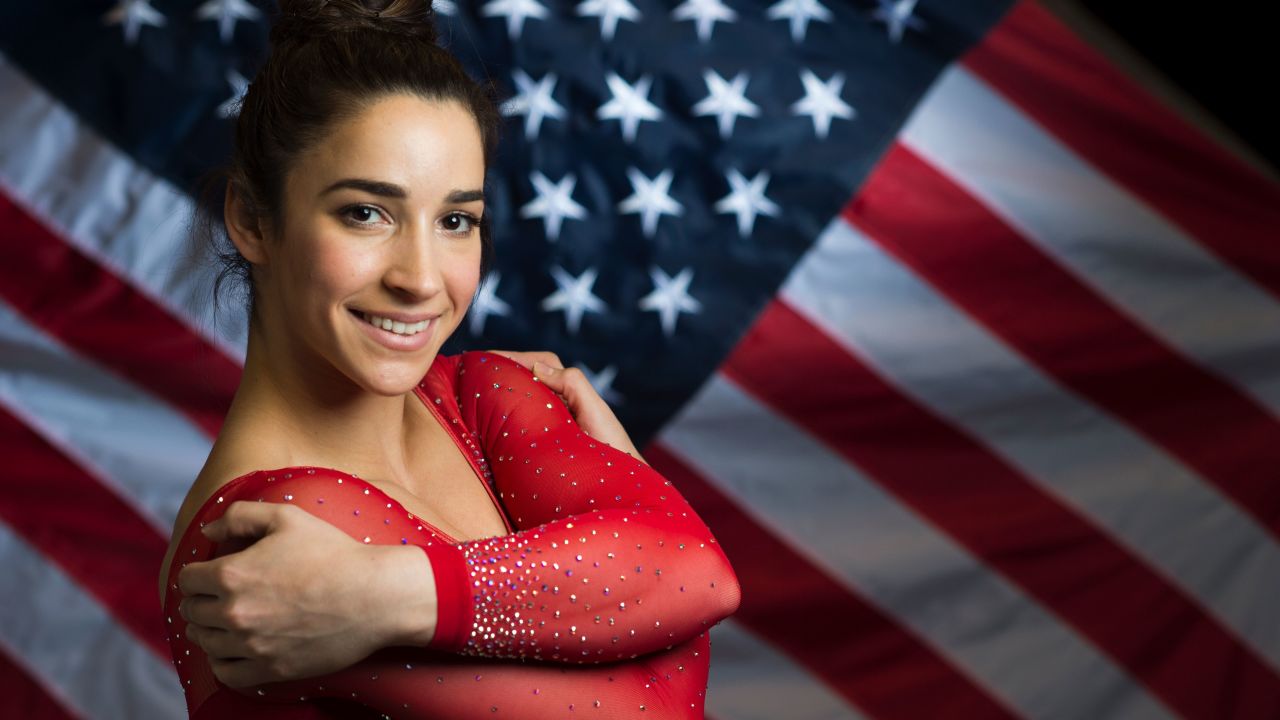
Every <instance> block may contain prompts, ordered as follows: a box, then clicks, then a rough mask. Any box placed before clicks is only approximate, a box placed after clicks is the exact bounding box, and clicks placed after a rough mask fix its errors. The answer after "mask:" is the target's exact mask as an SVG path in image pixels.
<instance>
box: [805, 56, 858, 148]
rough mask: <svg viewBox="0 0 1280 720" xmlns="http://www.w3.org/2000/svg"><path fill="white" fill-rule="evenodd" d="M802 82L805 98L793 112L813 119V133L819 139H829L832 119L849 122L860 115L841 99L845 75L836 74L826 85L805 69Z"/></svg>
mask: <svg viewBox="0 0 1280 720" xmlns="http://www.w3.org/2000/svg"><path fill="white" fill-rule="evenodd" d="M800 82H803V83H804V97H803V98H801V99H800V100H799V101H797V102H796V103H795V104H793V105H792V106H791V112H792V113H793V114H795V115H808V116H810V117H812V118H813V131H814V132H815V133H817V135H818V137H819V138H824V139H825V138H826V137H827V131H828V130H830V129H831V118H833V117H839V118H844V119H846V120H849V119H852V118H853V117H854V116H855V115H857V114H858V113H857V111H856V110H854V109H853V107H852V106H850V105H849V103H847V102H845V101H844V100H841V99H840V91H841V90H842V89H843V88H844V73H836V74H835V75H832V76H831V79H830V80H828V81H826V82H825V83H824V82H822V81H821V80H819V79H818V76H817V75H814V74H813V73H812V72H811V71H810V70H809V69H808V68H805V69H804V70H802V71H801V72H800Z"/></svg>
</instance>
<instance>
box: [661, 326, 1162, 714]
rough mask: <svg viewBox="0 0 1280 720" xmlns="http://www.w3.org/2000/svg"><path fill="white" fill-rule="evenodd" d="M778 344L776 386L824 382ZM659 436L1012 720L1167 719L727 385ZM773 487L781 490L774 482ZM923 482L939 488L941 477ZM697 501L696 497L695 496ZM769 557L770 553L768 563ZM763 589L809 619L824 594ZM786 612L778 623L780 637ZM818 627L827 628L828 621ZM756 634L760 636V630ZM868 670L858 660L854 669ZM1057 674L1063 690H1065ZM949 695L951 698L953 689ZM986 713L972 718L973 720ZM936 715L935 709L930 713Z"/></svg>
mask: <svg viewBox="0 0 1280 720" xmlns="http://www.w3.org/2000/svg"><path fill="white" fill-rule="evenodd" d="M768 312H775V311H772V310H771V311H768ZM768 312H767V313H766V315H767V314H768ZM766 329H767V328H766ZM761 340H762V339H761V337H760V334H759V331H753V332H752V334H750V335H749V336H748V338H746V339H745V340H744V341H743V342H744V343H746V344H748V345H754V344H756V343H759V342H761ZM774 340H777V341H779V342H780V345H777V346H776V347H779V348H784V347H785V348H789V349H790V351H791V352H792V353H794V355H791V356H781V357H778V358H777V359H778V361H779V362H778V363H777V364H775V365H774V366H772V367H773V375H774V377H776V378H777V379H778V382H780V383H787V382H790V381H791V380H793V379H794V378H796V377H805V378H806V383H808V382H810V380H811V379H812V381H814V382H817V381H818V380H820V379H822V378H821V377H818V376H815V377H813V378H810V377H809V376H807V375H806V371H807V370H808V368H807V367H806V366H805V364H806V358H808V357H809V356H808V354H807V352H808V348H806V347H805V346H804V345H803V344H792V343H791V341H792V340H794V338H793V337H792V336H790V335H788V336H786V337H776V336H775V337H773V338H768V339H765V340H764V341H765V342H770V343H771V342H772V341H774ZM752 352H756V351H753V350H751V349H748V348H747V347H746V346H745V345H743V344H740V345H739V347H738V349H737V350H735V356H737V355H740V354H749V353H752ZM815 359H816V360H818V361H823V360H824V358H820V357H818V358H815ZM779 368H781V369H785V371H779V370H778V369H779ZM837 382H842V381H837ZM814 391H815V392H827V393H828V394H829V395H830V396H831V397H830V398H829V399H828V400H827V401H826V402H824V403H822V404H821V405H818V406H815V407H821V408H826V410H822V411H819V412H833V413H836V414H840V413H848V412H849V410H848V409H847V406H845V405H842V404H840V403H836V402H834V401H835V400H841V399H842V398H840V397H839V393H836V392H831V388H829V387H818V386H816V385H815V386H814ZM796 392H797V393H800V392H802V391H799V390H797V391H796ZM729 423H732V427H733V432H732V433H725V432H724V431H723V429H724V427H726V425H727V424H729ZM847 434H849V433H848V432H846V435H847ZM909 437H911V436H907V435H904V436H898V437H896V438H895V439H893V440H892V441H891V442H893V443H896V444H898V445H902V444H903V443H908V444H912V441H909V440H905V439H904V438H909ZM661 439H662V445H663V446H664V447H667V448H670V449H671V451H672V452H673V453H677V454H678V455H679V456H680V457H681V458H682V459H683V461H684V462H685V463H686V464H687V465H688V466H690V467H691V468H694V469H695V471H696V472H697V473H698V474H700V475H701V476H702V477H703V478H705V479H706V480H707V481H708V482H710V483H714V484H715V486H716V488H717V489H718V490H719V491H720V492H722V493H724V494H725V495H727V496H729V497H730V498H732V499H733V500H734V501H735V502H736V503H737V504H738V505H740V506H741V507H743V508H746V509H747V510H748V511H749V512H750V513H751V514H752V515H754V516H755V517H756V521H757V522H758V523H760V524H762V525H764V526H766V527H768V528H770V529H771V530H772V532H773V534H775V535H776V536H778V537H780V538H784V539H785V540H786V541H787V542H788V543H789V544H790V545H792V546H793V547H795V548H796V549H797V550H796V552H798V553H799V554H801V555H803V556H807V557H808V558H810V562H811V563H813V564H815V565H817V566H819V567H822V568H825V570H826V572H827V573H828V574H829V575H830V576H831V577H833V578H836V579H838V580H840V581H842V582H844V583H845V585H846V586H847V587H848V588H849V592H850V593H851V594H857V595H859V596H862V597H866V598H868V599H869V600H870V601H871V602H873V603H875V605H876V606H877V608H878V609H879V610H880V612H882V613H884V614H885V615H887V616H890V617H892V618H893V619H894V620H895V621H896V622H897V623H900V624H901V625H902V626H904V627H905V628H907V629H908V630H909V631H910V632H912V633H914V634H915V635H916V636H917V637H919V638H921V639H922V640H923V641H924V642H926V643H928V644H929V646H930V647H931V648H932V649H933V650H934V652H937V653H938V654H939V655H941V656H942V657H944V658H945V659H946V660H947V661H948V662H951V663H953V664H954V666H955V667H957V668H959V669H961V671H962V672H964V673H966V674H967V675H968V676H969V678H971V679H972V680H973V681H975V682H977V683H980V685H981V687H982V688H984V689H985V691H986V692H987V693H989V694H990V695H992V696H993V697H995V698H999V700H998V702H999V703H1001V704H1003V705H1006V706H1008V707H1010V708H1012V709H1013V711H1014V712H1015V713H1017V714H1019V715H1022V716H1027V717H1044V716H1049V715H1052V714H1053V713H1054V710H1055V708H1062V707H1072V708H1079V712H1080V714H1081V715H1082V716H1084V717H1109V716H1120V715H1117V713H1120V712H1122V716H1124V717H1129V718H1166V717H1170V715H1169V713H1168V711H1167V710H1165V709H1164V707H1163V706H1162V705H1161V704H1160V703H1158V702H1157V701H1156V700H1154V699H1153V698H1152V697H1151V696H1149V695H1148V694H1147V693H1145V692H1144V691H1143V689H1142V688H1141V686H1140V685H1137V684H1135V683H1134V682H1133V681H1132V680H1131V679H1130V678H1129V677H1128V676H1127V675H1126V674H1125V673H1124V672H1123V671H1122V670H1120V669H1119V668H1118V667H1116V665H1115V664H1114V663H1113V662H1112V661H1111V660H1110V659H1109V658H1108V657H1107V656H1106V655H1103V654H1101V653H1099V652H1098V650H1097V649H1096V648H1095V647H1094V646H1093V645H1092V644H1091V643H1088V642H1085V641H1083V640H1082V639H1081V638H1080V637H1079V636H1078V635H1077V634H1076V633H1074V632H1072V631H1071V630H1070V629H1069V628H1067V627H1065V626H1064V625H1063V624H1062V623H1060V622H1059V621H1058V619H1057V618H1055V617H1053V616H1052V615H1050V614H1049V613H1047V612H1045V610H1044V609H1043V608H1041V607H1040V606H1039V605H1038V604H1037V603H1036V602H1035V601H1033V600H1031V599H1030V598H1028V597H1027V596H1026V594H1025V593H1023V592H1022V591H1021V590H1020V589H1018V588H1017V587H1016V586H1014V585H1012V584H1011V583H1009V582H1008V581H1007V580H1006V579H1005V578H1004V577H1002V576H1001V575H999V574H997V573H994V572H992V571H991V569H990V568H988V567H986V566H984V565H983V564H982V562H981V560H980V559H978V558H975V557H973V555H972V554H970V553H969V552H968V551H967V550H966V549H965V548H964V547H962V546H959V545H957V544H956V543H955V542H954V541H953V540H952V539H951V538H949V537H947V536H946V535H944V534H942V533H941V532H939V530H938V528H937V527H935V526H934V525H933V524H931V523H930V522H928V521H927V519H926V518H922V517H920V515H919V514H918V513H916V512H914V511H913V510H912V509H910V508H908V507H904V506H903V504H902V503H901V502H899V501H898V500H897V499H895V498H894V497H892V496H891V495H889V494H888V493H886V492H885V490H884V489H883V488H882V487H881V486H880V485H879V484H877V483H876V482H874V481H873V480H872V479H871V478H868V477H867V476H865V475H863V474H862V473H861V472H860V471H859V469H858V468H856V467H854V466H853V465H850V464H849V462H848V460H847V459H846V458H843V457H840V456H839V455H837V453H836V451H837V450H838V449H839V448H838V447H836V446H835V445H834V444H833V443H829V442H828V443H826V444H824V443H822V442H820V441H819V439H817V438H814V437H812V436H811V435H809V434H807V433H806V432H805V428H803V427H801V426H800V423H797V422H796V421H795V420H794V419H792V420H791V421H790V422H789V421H788V420H787V419H784V417H781V416H780V415H779V414H778V413H777V412H775V410H774V409H771V408H769V407H767V406H766V405H764V404H762V403H761V402H760V401H759V400H757V399H756V398H754V397H752V396H751V395H749V394H747V393H745V392H743V390H742V389H740V387H739V385H738V384H737V382H736V381H735V380H734V379H733V378H732V377H729V378H727V377H725V376H724V375H716V376H715V377H713V378H712V379H711V380H710V381H708V382H707V383H706V384H705V385H704V386H703V387H702V388H701V389H700V391H699V393H698V395H697V396H695V398H694V399H693V400H692V401H691V402H690V403H689V404H688V405H686V406H685V408H683V409H682V410H681V412H680V414H679V415H678V416H677V417H675V418H673V419H672V421H671V423H670V424H669V425H668V426H667V429H665V430H664V432H663V435H662V436H661ZM797 467H803V468H804V470H805V471H804V473H797V472H796V468H797ZM667 469H668V468H665V467H664V470H667ZM779 478H785V481H783V482H780V481H779ZM672 481H673V482H676V483H678V484H679V485H680V487H681V489H682V492H683V491H685V489H686V488H692V487H697V484H696V483H690V482H689V481H688V479H687V478H685V477H681V476H679V475H676V476H675V477H673V480H672ZM931 481H932V482H940V481H939V480H937V479H936V478H932V479H931ZM693 496H694V497H698V496H697V493H696V492H695V493H693ZM698 500H702V498H698ZM697 507H698V508H699V513H700V514H701V513H703V512H707V511H709V512H710V513H712V516H714V507H715V506H714V504H712V505H708V504H707V503H706V502H705V501H704V502H700V503H699V504H698V505H697ZM714 527H715V528H716V531H717V532H727V533H729V534H728V535H727V536H726V545H725V547H726V548H728V549H732V548H733V547H736V546H739V545H742V544H743V543H742V541H738V542H737V543H735V544H733V545H731V544H729V542H732V540H730V538H733V536H732V532H733V528H731V527H721V526H720V525H717V526H714ZM750 539H751V538H746V540H748V541H749V540H750ZM748 547H749V545H748ZM752 557H755V555H754V553H752V554H749V555H748V557H747V559H746V560H747V562H751V558H752ZM767 560H768V556H765V560H764V561H763V563H767ZM763 563H762V564H763ZM741 564H742V563H741V562H739V561H737V560H735V565H734V567H735V569H736V570H737V571H738V573H739V577H743V575H744V574H748V575H749V574H750V573H753V572H762V571H759V570H754V569H750V566H748V568H742V567H739V566H740V565H741ZM754 564H755V563H751V565H752V566H753V565H754ZM779 566H780V567H789V565H787V564H781V563H779V564H773V563H768V564H766V565H765V567H766V570H765V571H763V572H767V571H768V570H767V568H772V567H779ZM750 582H751V581H747V583H744V588H748V590H747V591H746V592H744V598H750V597H751V590H753V589H755V585H754V584H749V583H750ZM761 582H771V583H773V584H774V585H779V586H780V587H778V588H777V589H775V590H774V592H775V593H783V594H785V595H786V597H787V598H788V599H787V600H781V601H778V602H779V604H782V603H787V604H795V607H794V609H792V610H791V615H803V614H807V613H808V612H809V611H808V610H807V609H806V608H807V607H808V604H809V603H811V602H816V599H815V598H817V597H828V596H825V595H823V596H814V595H808V594H806V593H804V592H795V591H793V590H792V588H790V587H788V585H789V582H790V581H789V579H788V582H787V583H781V582H779V581H778V580H777V579H776V577H775V576H774V575H772V574H771V575H770V576H769V577H768V578H767V579H765V580H762V581H761ZM748 602H749V601H747V600H744V604H743V607H742V608H739V611H738V613H739V614H740V615H742V614H743V613H744V612H745V613H747V615H742V617H744V618H745V617H747V616H749V614H750V613H751V612H755V611H756V610H755V608H754V607H748ZM801 604H803V607H801ZM774 615H775V616H776V615H777V613H776V612H775V613H774ZM791 615H788V616H787V617H788V619H787V620H786V621H784V622H782V623H780V624H782V625H783V626H784V627H783V630H782V631H783V632H785V631H786V630H787V628H786V625H787V624H788V623H790V619H789V618H790V616H791ZM821 616H822V617H823V618H828V617H836V615H834V614H832V613H822V614H821ZM744 622H747V621H746V620H744ZM751 627H752V628H753V629H756V627H755V625H751ZM851 632H852V630H851ZM771 639H772V638H771ZM837 639H838V640H841V641H842V642H841V644H844V645H846V646H847V647H846V650H845V651H846V652H851V648H854V647H860V646H861V645H862V643H864V642H865V641H864V640H862V639H857V640H852V641H845V640H844V638H837ZM866 651H867V652H871V651H872V649H867V650H866ZM912 662H913V663H915V664H919V663H921V660H920V659H919V658H913V659H912ZM864 666H865V663H864V664H863V665H860V667H864ZM1064 677H1070V678H1072V681H1071V682H1070V683H1063V682H1062V680H1061V679H1062V678H1064ZM952 685H953V688H955V687H956V686H955V684H954V682H953V683H952ZM939 689H946V688H945V686H944V687H942V688H939ZM953 691H954V690H953ZM916 694H918V695H924V696H926V697H911V698H909V701H911V702H917V703H928V702H931V701H933V700H936V701H938V702H940V703H943V704H945V703H946V701H947V700H949V699H951V698H949V697H947V696H946V695H941V696H940V697H937V698H931V697H927V696H929V695H931V694H932V693H924V692H921V693H916ZM961 697H962V698H963V696H961ZM898 701H899V702H902V701H904V700H903V699H901V698H899V699H898ZM974 701H975V700H970V702H974ZM989 714H990V713H985V712H975V713H974V714H973V716H976V717H986V716H988V715H989ZM943 715H944V716H945V715H947V713H945V712H944V713H943ZM938 716H939V715H938V714H937V713H936V712H934V713H929V714H926V715H925V717H938Z"/></svg>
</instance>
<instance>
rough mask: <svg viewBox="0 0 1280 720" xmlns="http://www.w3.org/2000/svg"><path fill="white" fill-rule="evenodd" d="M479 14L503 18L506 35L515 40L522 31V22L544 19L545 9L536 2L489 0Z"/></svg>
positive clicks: (535, 0) (528, 0)
mask: <svg viewBox="0 0 1280 720" xmlns="http://www.w3.org/2000/svg"><path fill="white" fill-rule="evenodd" d="M480 13H481V14H482V15H484V16H485V17H494V16H501V17H505V18H506V19H507V35H508V36H509V37H510V38H511V39H512V40H516V39H518V38H519V37H520V32H521V31H522V30H524V21H525V20H526V19H528V18H537V19H539V20H541V19H543V18H545V17H546V16H547V9H546V8H545V7H543V5H542V3H540V2H538V0H491V2H489V3H487V4H486V5H485V6H484V7H483V8H481V9H480Z"/></svg>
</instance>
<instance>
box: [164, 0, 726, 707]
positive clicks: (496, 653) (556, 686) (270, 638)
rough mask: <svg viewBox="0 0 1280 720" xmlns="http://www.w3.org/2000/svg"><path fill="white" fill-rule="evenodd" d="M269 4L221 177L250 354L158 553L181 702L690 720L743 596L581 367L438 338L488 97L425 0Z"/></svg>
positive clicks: (461, 243) (483, 249) (468, 244)
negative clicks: (454, 345)
mask: <svg viewBox="0 0 1280 720" xmlns="http://www.w3.org/2000/svg"><path fill="white" fill-rule="evenodd" d="M280 6H281V17H280V18H279V20H278V21H277V23H276V25H275V26H274V27H273V29H272V36H271V41H272V46H273V47H272V54H271V57H270V58H269V59H268V61H267V62H266V64H265V65H264V66H263V67H262V69H261V70H260V71H259V73H258V75H257V77H255V79H254V81H253V82H252V83H251V85H250V87H249V90H248V92H247V93H246V96H245V99H244V102H243V106H242V109H241V112H240V117H239V121H238V125H237V129H236V142H235V148H234V155H233V158H232V161H231V165H230V168H229V173H228V182H227V187H226V195H225V198H226V203H225V213H224V218H223V220H224V224H225V230H226V235H227V238H228V239H229V240H230V242H231V244H232V245H233V246H234V249H233V250H231V251H229V252H228V253H227V254H226V256H225V259H226V260H227V261H228V262H230V263H231V265H230V268H231V270H232V271H238V272H243V273H244V274H245V275H246V280H247V281H248V283H249V285H248V286H249V289H250V317H251V322H250V337H249V344H248V349H247V356H246V362H245V369H244V376H243V379H242V381H241V385H240V387H239V389H238V391H237V393H236V397H235V400H234V402H233V404H232V407H231V409H230V411H229V413H228V415H227V418H226V422H225V424H224V426H223V429H222V432H221V434H220V435H219V437H218V439H217V441H216V442H215V444H214V447H213V450H212V452H211V453H210V456H209V459H208V461H207V463H206V465H205V467H204V468H203V470H202V472H201V474H200V476H199V477H198V478H197V480H196V482H195V484H194V485H193V487H192V489H191V491H190V493H189V495H188V497H187V499H186V502H185V503H184V505H183V507H182V509H181V511H180V513H179V517H178V519H177V523H176V525H175V528H174V534H173V541H172V543H171V545H170V548H169V552H168V554H167V556H166V558H165V561H164V567H163V568H162V570H161V575H160V582H161V584H160V588H159V589H160V594H161V602H162V604H163V606H164V614H165V622H166V627H167V629H168V632H169V642H170V648H171V650H172V653H173V658H174V662H175V666H176V668H177V670H178V677H179V680H180V681H181V683H182V684H183V689H184V691H185V692H186V695H187V701H188V710H189V713H190V715H191V716H192V717H200V718H219V717H230V716H235V717H244V718H252V717H263V718H265V717H272V718H292V719H294V720H297V719H299V718H322V717H365V716H367V717H383V716H384V715H386V716H390V717H396V718H405V717H408V718H446V717H447V718H452V719H459V718H479V717H486V718H492V717H498V716H505V717H518V718H529V719H536V718H551V717H565V716H566V715H571V714H578V713H579V712H586V713H592V714H594V715H596V716H599V717H633V716H648V717H653V716H657V717H664V718H665V717H702V715H703V700H704V692H705V689H706V679H707V670H708V662H709V659H710V658H709V638H708V636H707V632H706V631H707V629H708V628H709V627H710V626H711V625H713V624H714V623H716V622H718V621H719V620H721V619H723V618H724V617H727V616H728V615H730V614H731V613H733V612H734V610H735V609H736V608H737V606H738V603H739V588H738V584H737V580H736V577H735V576H734V573H733V570H732V567H731V566H730V564H729V562H728V559H727V558H726V557H725V555H724V553H723V552H722V551H721V549H720V547H719V545H718V544H717V543H716V542H715V539H714V537H712V535H711V533H710V531H709V530H708V529H707V527H706V525H705V524H704V523H703V522H702V521H701V519H699V518H698V516H697V515H696V514H695V513H694V511H693V510H692V508H691V507H690V506H689V505H688V503H687V502H686V501H685V500H684V498H682V497H681V496H680V494H679V493H678V492H677V491H676V490H675V488H673V487H672V486H671V484H670V482H668V481H666V480H665V479H663V478H662V476H660V475H658V474H657V473H656V472H654V471H653V470H652V469H651V468H649V467H648V466H647V465H646V464H645V463H644V462H643V461H642V460H641V459H639V455H638V453H637V452H636V451H635V448H634V446H633V445H632V444H631V441H630V439H629V438H628V437H627V435H626V432H625V431H624V430H623V429H622V428H621V426H620V425H619V424H618V422H617V419H616V418H615V417H614V416H613V414H612V413H611V412H609V410H608V407H607V405H606V404H605V403H604V402H603V401H602V400H601V399H600V398H599V397H598V396H597V395H595V394H594V392H593V391H591V390H590V385H589V384H588V383H586V381H585V378H583V377H582V376H581V374H580V373H575V371H572V370H564V369H554V368H542V367H541V366H539V367H538V376H537V377H535V376H534V375H533V374H531V373H530V368H529V367H527V366H526V364H524V363H528V362H530V361H531V360H532V359H533V358H534V357H542V358H543V359H546V360H552V361H554V357H553V356H550V355H549V354H540V355H539V354H526V355H520V354H513V355H512V356H511V357H508V356H506V355H503V354H498V353H493V352H468V353H463V354H461V355H455V356H444V355H439V354H438V351H439V348H440V347H441V345H442V344H443V343H444V341H445V340H446V339H447V338H448V336H449V335H450V334H451V333H452V332H453V331H454V330H455V329H456V328H457V327H458V325H459V323H460V322H461V321H462V318H463V315H464V314H465V312H466V309H467V307H468V304H469V302H470V300H471V298H472V297H473V295H474V293H475V290H476V287H477V284H478V282H479V280H480V278H481V277H482V272H483V270H484V268H485V267H486V266H487V264H488V261H489V255H490V247H491V239H490V238H489V237H488V234H487V226H486V224H484V223H483V222H482V218H483V217H484V195H483V188H484V179H485V168H486V165H487V161H488V158H489V157H490V155H491V154H492V151H493V146H494V144H495V142H496V140H495V138H496V125H497V114H496V112H495V108H494V106H493V102H492V100H491V96H490V95H489V94H488V93H487V92H485V91H484V90H483V89H482V88H480V87H479V86H477V85H476V84H475V83H474V82H473V81H471V80H470V79H469V78H468V77H467V75H466V74H465V73H464V72H463V70H462V69H461V67H460V66H459V65H458V63H457V62H456V60H455V59H454V58H452V57H451V56H450V55H448V54H447V53H446V52H445V51H443V50H442V49H441V48H439V47H438V46H437V45H436V44H435V37H434V32H433V30H432V27H431V25H430V22H429V19H430V18H429V15H430V6H429V3H428V2H426V1H425V0H393V1H392V2H386V1H385V0H383V1H381V2H379V1H377V0H366V1H365V2H359V1H357V0H330V1H329V2H323V1H322V0H312V1H309V2H304V1H298V0H294V1H290V0H284V1H283V2H281V3H280ZM556 364H557V365H558V362H557V363H556ZM566 403H567V404H568V406H569V407H566ZM571 408H572V409H571Z"/></svg>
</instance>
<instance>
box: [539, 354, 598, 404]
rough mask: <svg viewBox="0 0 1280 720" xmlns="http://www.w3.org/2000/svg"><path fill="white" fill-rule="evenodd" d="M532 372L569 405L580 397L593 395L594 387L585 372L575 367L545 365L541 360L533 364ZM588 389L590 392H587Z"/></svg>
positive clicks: (584, 397)
mask: <svg viewBox="0 0 1280 720" xmlns="http://www.w3.org/2000/svg"><path fill="white" fill-rule="evenodd" d="M533 374H534V376H535V377H537V378H538V380H539V381H540V382H542V383H543V384H544V385H546V386H547V387H549V388H551V389H552V390H554V391H556V392H557V393H558V394H560V395H561V396H562V397H564V398H565V400H566V401H567V403H566V404H569V405H570V407H574V406H575V405H576V403H577V402H578V401H579V400H581V399H587V398H591V397H592V396H594V395H595V388H594V387H592V386H591V381H590V380H588V379H587V376H586V374H585V373H583V372H582V371H581V370H579V369H578V368H576V367H571V368H555V367H547V366H546V365H545V364H544V363H542V362H541V361H538V362H535V363H534V364H533ZM588 390H590V392H587V391H588Z"/></svg>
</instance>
